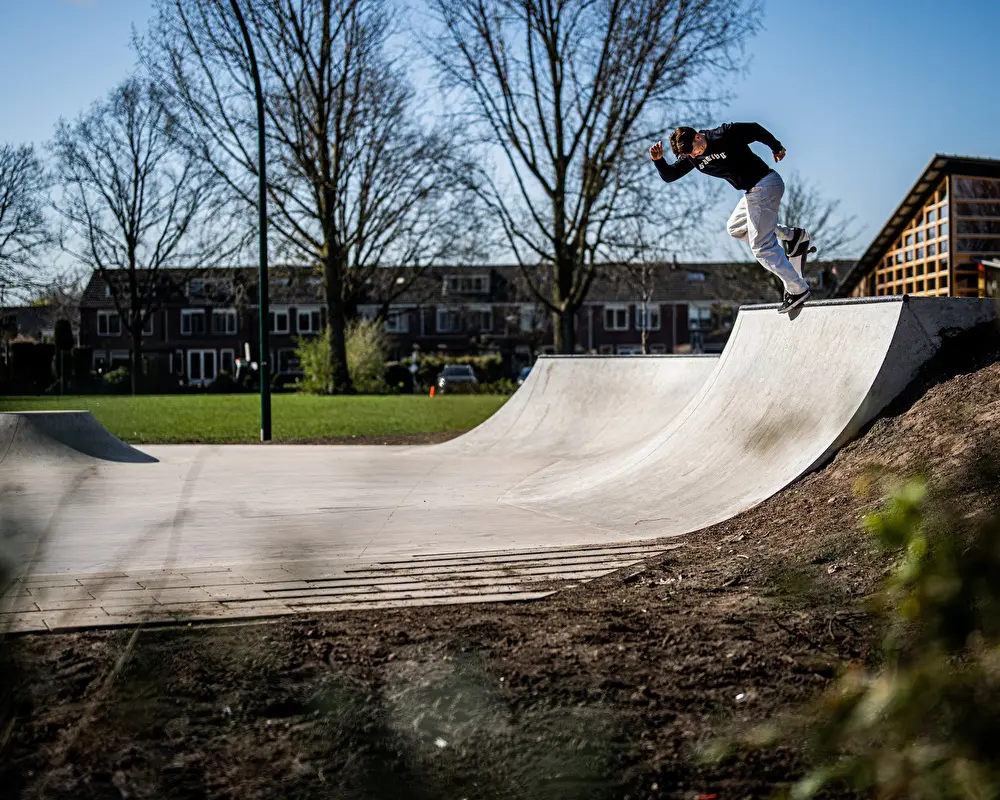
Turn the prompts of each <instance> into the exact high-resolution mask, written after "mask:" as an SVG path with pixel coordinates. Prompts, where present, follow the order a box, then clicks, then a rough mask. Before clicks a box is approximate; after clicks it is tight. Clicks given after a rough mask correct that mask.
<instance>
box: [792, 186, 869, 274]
mask: <svg viewBox="0 0 1000 800" xmlns="http://www.w3.org/2000/svg"><path fill="white" fill-rule="evenodd" d="M839 209H840V201H839V200H831V199H829V198H828V197H826V196H825V195H824V194H823V192H822V190H821V189H820V188H819V186H817V185H816V184H814V183H809V182H808V181H806V180H804V179H803V178H802V177H801V176H799V175H798V173H792V175H791V176H790V177H789V178H788V180H787V181H786V182H785V196H784V197H783V198H782V200H781V222H782V224H783V225H788V226H789V227H795V228H805V229H806V230H807V231H808V232H809V237H810V240H811V241H812V243H813V245H815V247H816V251H817V257H819V258H826V259H831V258H844V257H845V256H846V255H849V251H851V250H852V249H853V248H854V247H855V246H856V245H857V242H858V237H859V236H860V234H861V231H860V228H858V227H857V225H856V220H857V218H856V217H854V216H847V217H845V216H843V215H840V214H838V213H837V212H838V210H839Z"/></svg>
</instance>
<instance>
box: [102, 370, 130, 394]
mask: <svg viewBox="0 0 1000 800" xmlns="http://www.w3.org/2000/svg"><path fill="white" fill-rule="evenodd" d="M102 382H103V384H104V388H105V389H106V390H107V391H109V392H112V393H119V392H127V391H128V390H129V389H130V388H131V386H132V384H131V381H130V379H129V371H128V367H118V368H116V369H113V370H111V371H110V372H105V373H104V378H103V379H102Z"/></svg>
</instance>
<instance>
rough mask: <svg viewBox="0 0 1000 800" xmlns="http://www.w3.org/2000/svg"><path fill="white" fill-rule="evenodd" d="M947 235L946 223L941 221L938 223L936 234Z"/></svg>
mask: <svg viewBox="0 0 1000 800" xmlns="http://www.w3.org/2000/svg"><path fill="white" fill-rule="evenodd" d="M941 216H942V217H943V216H944V214H942V215H941ZM947 235H948V223H947V222H943V223H941V224H940V225H938V236H947Z"/></svg>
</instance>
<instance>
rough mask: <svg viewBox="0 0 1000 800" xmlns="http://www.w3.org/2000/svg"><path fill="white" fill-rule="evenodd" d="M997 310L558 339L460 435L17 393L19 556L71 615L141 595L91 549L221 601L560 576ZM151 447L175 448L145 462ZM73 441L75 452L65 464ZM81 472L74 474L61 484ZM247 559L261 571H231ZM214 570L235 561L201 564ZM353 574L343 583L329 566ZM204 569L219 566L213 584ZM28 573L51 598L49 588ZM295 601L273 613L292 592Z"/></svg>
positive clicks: (735, 497) (809, 312) (795, 453)
mask: <svg viewBox="0 0 1000 800" xmlns="http://www.w3.org/2000/svg"><path fill="white" fill-rule="evenodd" d="M993 316H994V308H993V305H992V303H991V301H977V300H960V299H950V298H915V299H911V300H906V299H904V298H884V299H879V300H878V301H874V302H873V301H843V302H840V301H838V302H827V303H811V304H808V305H806V306H805V307H803V308H802V309H801V310H800V311H799V313H796V314H794V315H791V316H788V317H786V316H781V315H778V314H777V313H775V310H774V307H773V306H771V307H749V308H744V309H742V310H741V311H740V314H739V317H738V318H737V322H736V325H735V326H734V330H733V333H732V335H731V337H730V340H729V343H728V345H727V347H726V350H725V351H724V353H723V355H722V356H721V358H719V359H718V360H717V361H712V360H699V359H691V360H684V359H647V360H644V361H643V360H641V359H640V360H635V361H633V360H631V359H629V360H622V361H621V362H619V361H617V360H601V359H579V360H574V359H569V360H556V359H554V360H552V361H551V362H548V361H547V360H546V362H545V364H543V365H542V366H543V367H544V368H543V369H541V370H539V372H538V373H537V374H536V380H539V381H541V380H542V379H543V378H544V377H545V376H546V374H548V378H549V381H548V384H543V383H538V384H537V385H535V387H534V389H533V391H529V392H525V393H524V394H523V395H521V394H520V393H519V394H518V395H515V397H514V398H513V399H512V400H511V401H510V402H511V404H512V405H511V407H510V410H509V411H508V412H507V414H508V415H509V416H506V417H504V416H498V417H497V418H494V420H492V421H490V422H487V423H485V426H486V427H485V429H483V430H480V431H479V433H476V432H473V433H470V434H468V438H467V439H465V437H463V439H464V441H463V439H459V440H457V441H458V446H457V448H455V449H452V450H449V449H448V448H447V447H410V448H406V447H357V446H339V447H338V446H316V445H301V446H298V445H270V446H267V447H254V446H246V445H222V446H205V445H159V446H148V447H144V449H146V450H148V452H149V454H150V455H148V456H147V455H145V454H143V453H139V452H138V451H136V450H134V449H133V448H131V447H129V446H128V445H126V444H124V443H122V442H120V441H119V440H118V439H116V438H115V437H113V436H112V435H111V434H110V433H108V432H107V431H105V430H104V429H103V428H102V427H101V426H100V425H99V424H98V423H97V422H96V421H95V420H93V418H92V417H90V415H89V414H86V413H83V414H78V415H66V416H65V417H61V418H60V417H59V415H52V414H44V415H31V414H2V415H0V453H2V454H3V459H2V463H0V482H2V480H3V478H4V475H5V474H6V475H7V476H8V477H9V479H10V480H11V481H16V482H17V484H18V493H17V503H18V507H17V508H16V511H17V516H18V519H19V520H20V521H22V522H23V524H24V528H25V530H36V531H44V532H46V533H44V534H43V535H42V534H40V535H39V536H34V535H32V536H21V537H18V538H17V539H16V540H14V541H12V542H11V543H10V544H11V548H12V549H11V558H12V559H14V560H15V561H20V562H23V563H26V564H27V563H30V564H32V571H33V572H35V573H41V574H55V573H60V576H59V578H58V581H60V582H59V583H58V585H57V586H55V585H54V586H53V587H51V588H52V591H53V592H55V591H56V590H58V591H59V592H62V591H63V588H65V591H66V596H63V595H62V594H59V595H57V596H54V597H53V598H49V599H50V600H52V601H53V602H56V603H58V604H60V605H59V607H60V608H65V609H67V613H70V612H72V614H73V615H75V616H73V619H72V620H71V621H70V622H69V623H65V622H60V625H63V624H73V625H81V624H107V622H108V619H107V618H108V616H109V615H115V616H127V615H128V614H127V613H126V612H128V611H129V609H128V608H126V607H124V606H121V602H122V597H120V596H115V597H112V598H111V599H110V600H108V601H107V603H106V604H107V605H108V609H104V608H103V605H104V599H105V598H104V594H107V593H112V594H113V593H114V591H117V590H118V589H121V587H122V585H123V584H122V583H114V584H112V586H111V587H109V588H107V589H105V588H100V590H99V591H98V589H97V588H94V589H93V590H91V589H86V594H85V592H84V589H85V588H86V586H90V585H91V584H92V582H93V578H87V575H89V574H92V573H94V572H96V571H103V572H105V573H106V574H114V575H118V578H115V580H116V581H124V582H125V583H127V584H128V590H129V591H132V592H133V593H134V594H135V596H136V598H137V599H136V604H137V608H136V609H132V610H133V611H136V613H138V610H139V609H138V603H139V602H140V600H143V599H144V600H145V601H147V602H153V603H155V602H161V600H162V597H161V595H160V594H159V593H158V592H159V590H158V589H156V590H153V589H150V587H148V586H147V585H146V584H145V583H142V588H143V589H144V590H146V589H149V591H148V592H146V595H148V596H146V595H142V593H141V592H137V590H136V587H135V586H133V585H132V583H131V582H130V581H131V579H132V578H135V574H136V571H137V570H138V571H139V572H147V573H149V572H150V571H152V572H157V571H158V570H159V571H162V570H164V569H166V570H168V572H169V575H165V576H161V577H163V578H164V579H166V580H168V581H169V589H168V590H164V591H169V592H171V593H172V596H180V597H182V598H183V602H185V603H194V604H197V603H198V602H204V603H206V604H207V605H205V606H204V607H205V608H206V609H207V608H208V607H209V606H210V605H211V604H212V603H216V604H218V603H222V604H223V605H225V604H226V603H237V604H238V603H241V602H244V601H246V602H253V603H255V604H258V605H257V606H255V608H258V611H255V612H254V613H262V614H263V613H265V612H264V611H263V610H260V609H263V608H264V606H266V605H267V604H274V597H273V596H272V595H273V593H274V592H278V591H286V590H287V591H289V592H294V593H297V594H295V597H296V602H302V603H303V604H305V606H303V607H310V608H311V607H312V605H313V603H312V601H313V600H315V598H318V597H327V598H329V597H334V596H336V597H338V598H341V599H342V596H345V597H346V596H347V594H357V595H359V596H360V595H364V599H363V601H362V600H357V602H363V603H365V604H366V606H365V607H378V606H379V604H382V603H390V604H391V603H395V602H400V601H405V602H407V603H413V604H420V603H427V602H432V601H434V602H437V601H438V600H440V599H441V598H442V597H445V596H450V595H448V592H453V590H455V586H454V585H452V586H450V588H448V587H446V588H441V586H442V584H439V583H437V582H438V581H442V580H444V579H445V578H446V577H447V576H448V575H449V574H451V573H449V572H448V570H450V569H452V568H451V567H450V566H448V563H449V559H452V558H455V557H459V556H456V554H460V559H461V561H462V565H463V567H462V569H463V570H466V568H467V570H466V571H471V572H475V573H476V574H477V576H478V577H470V576H469V575H467V574H464V573H463V575H462V576H461V577H456V576H455V575H452V577H455V578H456V580H460V581H461V582H462V583H463V585H464V584H466V583H468V582H469V581H475V582H476V585H477V586H485V587H487V588H490V587H492V588H496V586H494V585H493V584H492V583H491V581H493V580H497V581H500V583H498V584H497V585H500V584H501V583H503V580H501V579H500V578H499V577H496V576H494V575H493V573H494V572H496V570H487V569H486V566H487V565H486V564H485V561H486V560H488V558H490V556H489V555H488V554H489V553H491V552H492V553H494V554H504V555H503V558H507V557H508V555H507V554H517V553H520V554H525V553H529V552H533V553H536V554H539V556H538V557H539V559H540V561H541V562H545V563H538V564H534V565H533V566H532V567H531V570H534V571H538V572H537V574H538V575H542V574H544V575H545V576H546V579H547V580H548V579H549V578H551V577H552V574H554V573H552V574H550V570H551V569H552V568H556V567H557V568H558V569H560V570H564V568H566V564H567V563H573V564H575V563H576V562H577V561H579V560H580V559H589V558H591V556H590V555H588V554H583V555H580V554H577V553H575V552H574V551H575V550H576V549H578V548H581V547H583V548H588V547H599V548H604V549H605V550H608V548H611V549H613V548H618V547H630V548H631V547H638V546H640V545H641V546H642V547H649V548H659V547H661V546H663V543H662V542H657V541H655V540H657V539H659V538H660V537H663V536H672V535H678V534H683V533H688V532H691V531H695V530H698V529H701V528H705V527H707V526H710V525H712V524H714V523H717V522H721V521H723V520H725V519H728V518H730V517H733V516H735V515H736V514H739V513H740V512H742V511H746V510H747V509H749V508H751V507H752V506H754V505H756V504H757V503H760V502H762V501H763V500H765V499H767V498H768V497H771V496H772V495H774V494H775V493H777V492H779V491H781V490H782V489H784V488H785V487H786V486H787V485H788V484H790V483H791V482H793V481H794V480H796V479H797V478H798V477H799V476H801V475H802V474H803V473H805V472H807V471H809V470H811V469H814V468H816V467H817V466H819V465H821V464H822V463H823V462H824V461H825V460H826V459H828V458H829V457H831V456H832V455H833V454H834V453H835V452H836V450H837V449H838V448H839V447H841V446H842V445H843V444H845V443H846V442H847V441H848V440H849V439H850V438H852V437H853V436H855V435H856V434H857V433H858V432H859V431H860V430H861V429H862V428H863V426H864V425H865V424H866V423H868V422H869V421H871V420H872V419H873V418H874V417H875V416H876V415H877V414H878V413H879V412H880V411H882V410H883V409H884V408H885V406H886V405H887V404H888V403H890V402H891V401H892V400H893V399H894V398H896V397H897V396H898V395H899V393H900V392H901V391H902V390H903V389H904V388H905V387H906V386H907V385H908V384H909V383H910V382H911V381H912V380H913V378H914V377H916V375H917V374H918V372H919V370H920V368H921V367H922V366H923V364H924V363H926V361H927V360H928V359H930V358H931V357H932V356H933V355H935V353H936V352H937V351H938V349H939V348H940V345H941V342H942V341H943V338H944V337H945V336H947V335H948V333H949V331H958V330H963V329H968V328H971V327H974V326H976V325H978V324H980V323H983V322H986V321H987V320H990V319H992V318H993ZM546 364H548V366H546ZM609 364H614V367H609V366H608V365H609ZM687 365H694V368H695V370H698V369H705V368H706V367H707V368H708V370H707V373H708V374H707V375H706V374H702V375H701V377H700V378H699V377H698V376H697V375H693V376H689V377H690V378H691V379H692V380H691V383H690V384H689V385H688V390H691V399H690V400H689V401H688V402H687V403H686V404H683V405H682V406H681V405H680V404H679V403H678V404H677V406H674V405H672V403H673V400H671V399H670V398H671V397H674V396H675V395H674V394H673V392H674V391H675V389H676V386H677V385H676V384H674V383H673V382H672V380H673V378H676V377H677V375H678V374H683V372H684V371H685V370H686V369H687ZM677 368H679V369H680V373H677V372H676V371H675V370H676V369H677ZM588 370H592V371H594V372H595V373H596V372H600V371H604V372H605V373H606V374H612V372H614V373H615V374H617V375H618V379H619V385H620V389H619V391H618V393H617V396H615V395H612V394H611V392H610V391H609V392H608V393H606V394H605V393H603V387H604V385H605V384H604V383H603V382H602V381H600V380H598V379H596V378H594V376H591V378H589V379H588V378H586V376H585V375H584V373H586V372H587V371H588ZM558 373H562V374H561V375H560V374H558ZM654 373H662V374H659V375H656V374H654ZM627 375H631V376H632V378H631V379H626V376H627ZM671 375H673V378H671ZM529 380H530V379H529ZM588 380H589V381H590V382H589V383H588ZM526 386H528V387H529V389H531V388H532V387H531V386H530V385H529V384H526ZM650 387H659V388H658V389H656V391H652V390H650ZM692 387H693V388H692ZM553 392H554V394H553ZM575 392H580V393H581V394H580V396H579V397H577V396H575V395H574V393H575ZM646 395H650V396H646ZM557 397H558V398H561V402H556V398H557ZM519 398H520V399H519ZM588 398H589V399H588ZM519 404H520V405H521V407H520V409H519V407H518V405H519ZM563 404H565V405H563ZM602 404H603V405H602ZM533 405H538V407H537V408H532V406H533ZM678 406H679V407H678ZM591 408H594V409H595V411H594V413H593V414H591V413H590V410H591ZM535 423H537V424H535ZM493 426H497V427H496V428H495V430H492V431H491V427H493ZM519 426H520V428H524V431H521V430H520V429H519ZM528 429H530V430H531V432H528ZM498 431H499V433H498ZM574 431H576V432H577V440H576V441H574V438H573V436H574ZM522 434H523V435H522ZM588 437H592V440H590V441H588ZM511 445H514V446H511ZM480 447H481V448H482V449H480ZM81 459H82V460H83V466H84V469H82V470H81V469H79V467H80V465H81ZM95 459H96V460H97V461H95ZM149 460H156V461H158V462H159V463H156V464H152V465H151V466H149V467H142V468H137V466H136V464H135V463H129V462H135V461H149ZM61 462H66V465H67V469H64V470H63V469H57V468H56V467H57V466H58V465H59V464H60V463H61ZM114 462H119V463H114ZM93 463H97V464H99V465H100V468H99V469H92V468H91V464H93ZM84 473H85V474H84ZM76 474H82V478H81V481H80V483H79V488H78V489H76V490H74V491H75V493H74V494H73V495H72V497H71V498H70V499H69V500H68V501H67V502H65V503H62V504H60V503H59V502H58V501H59V500H60V498H63V497H65V496H66V492H67V486H68V485H69V481H68V478H69V476H70V475H76ZM54 508H62V509H63V511H62V512H60V513H54V512H53V509H54ZM637 540H651V541H646V542H641V541H637ZM543 551H544V552H543ZM556 551H559V552H556ZM602 552H603V551H602ZM608 552H610V550H608ZM511 557H513V556H511ZM407 559H410V560H412V559H426V566H425V565H421V566H420V568H419V570H417V571H416V572H414V570H413V569H412V568H411V567H407V568H406V571H407V573H408V574H407V576H405V577H407V578H409V577H413V575H410V574H409V573H411V572H413V573H414V575H416V574H417V573H419V577H420V583H421V586H420V587H415V586H414V585H412V584H414V583H415V581H409V582H408V583H406V587H407V588H405V589H398V593H401V594H405V595H406V597H403V598H401V597H394V598H388V597H387V596H383V595H379V594H378V591H379V590H378V588H377V587H378V586H381V585H382V584H381V583H380V580H381V579H377V578H376V577H373V576H374V573H373V572H372V570H371V569H368V568H360V567H359V566H358V565H363V564H371V563H374V562H379V563H386V564H389V563H396V562H399V563H403V562H406V561H407ZM477 559H481V560H483V562H484V563H483V564H479V563H476V562H477ZM321 562H322V564H327V565H329V564H335V565H336V568H334V567H328V566H321V567H317V566H316V565H317V564H320V563H321ZM407 563H409V562H407ZM580 563H583V562H582V561H580ZM588 563H589V562H588ZM602 563H603V562H602ZM234 564H243V565H248V564H250V565H256V567H257V572H255V573H253V574H252V575H251V574H249V573H244V572H237V573H234V574H229V573H230V572H232V570H231V569H230V566H231V565H234ZM352 565H353V566H352ZM595 569H596V567H595ZM601 569H604V567H603V566H602V567H601ZM109 570H111V571H113V572H111V573H109V572H107V571H109ZM220 570H222V571H224V572H226V573H227V574H226V575H225V576H224V577H223V578H218V577H215V578H212V577H206V576H211V575H215V574H216V573H219V572H220ZM329 570H334V572H336V574H331V575H328V574H327V571H329ZM505 570H506V567H505V568H504V569H503V570H500V572H503V573H504V574H506V572H505ZM480 572H482V574H481V575H480V574H479V573H480ZM487 573H489V574H487ZM150 574H151V573H150ZM531 574H532V575H534V574H535V572H531ZM561 574H563V573H561ZM565 574H569V572H566V573H565ZM241 576H242V577H241ZM338 576H339V577H338ZM345 576H346V577H345ZM147 577H148V576H147ZM396 577H400V576H395V577H394V578H393V580H395V579H396ZM85 578H86V580H84V579H85ZM341 579H343V582H344V585H340V584H339V583H338V584H337V585H334V584H333V583H330V581H334V580H336V581H340V580H341ZM153 580H154V583H155V576H154V579H153ZM209 580H211V581H217V582H218V581H222V583H218V584H215V583H213V584H212V585H213V586H218V587H221V588H218V589H216V588H213V589H211V591H209V590H207V589H205V586H207V585H208V584H207V583H206V581H209ZM504 580H506V583H508V584H510V583H511V581H510V580H509V579H504ZM43 583H44V582H43ZM263 584H267V586H266V590H265V589H262V588H261V586H262V585H263ZM424 584H427V585H424ZM393 585H395V584H393ZM81 587H84V588H81ZM115 587H117V589H116V588H115ZM161 588H162V585H161ZM397 588H398V587H397ZM515 588H516V587H515ZM535 588H538V587H535ZM411 590H412V592H411ZM24 591H27V592H30V593H31V597H30V598H28V600H29V601H30V602H31V603H35V604H36V605H38V611H37V612H32V613H34V614H35V616H36V617H38V618H41V619H43V620H44V619H45V618H44V614H45V613H47V612H46V611H45V609H43V608H42V607H41V605H40V604H39V603H44V602H45V600H44V599H41V600H39V601H38V602H37V603H36V602H35V600H34V599H33V598H34V597H35V594H34V592H35V589H33V588H32V589H28V588H25V590H24ZM392 591H393V592H396V591H397V589H393V590H392ZM517 591H521V590H520V589H517ZM39 592H41V593H42V595H43V596H44V590H43V588H42V587H39ZM84 594H85V596H82V595H84ZM494 594H495V593H494ZM99 595H100V596H99ZM81 596H82V599H81ZM490 596H492V595H490ZM463 597H464V595H463ZM227 598H228V599H227ZM14 600H16V601H17V602H19V603H21V602H22V601H24V598H23V597H22V598H20V599H18V598H14ZM322 602H328V601H322ZM76 603H79V604H78V605H75V604H76ZM261 604H263V605H261ZM279 605H280V609H281V610H274V612H273V613H290V612H289V610H288V607H287V604H284V605H281V604H279ZM315 605H317V607H318V603H317V604H315ZM384 607H388V606H384ZM274 609H278V605H275V606H274ZM147 610H148V609H147ZM161 610H162V609H161ZM272 610H273V609H272ZM2 613H3V612H2V609H0V616H2ZM12 613H13V612H12ZM199 613H200V612H198V613H195V614H194V618H199ZM227 613H228V612H227ZM269 613H270V612H269ZM206 614H207V615H208V616H211V612H206ZM22 622H23V620H22ZM24 624H25V625H28V624H31V625H35V624H37V621H36V622H30V623H29V622H24ZM46 624H47V623H46ZM31 629H35V628H31Z"/></svg>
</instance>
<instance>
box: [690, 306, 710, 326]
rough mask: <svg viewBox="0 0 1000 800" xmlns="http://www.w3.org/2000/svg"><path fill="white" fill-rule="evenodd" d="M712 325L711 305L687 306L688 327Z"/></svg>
mask: <svg viewBox="0 0 1000 800" xmlns="http://www.w3.org/2000/svg"><path fill="white" fill-rule="evenodd" d="M711 327H712V307H711V306H694V305H691V306H688V328H690V329H691V330H698V329H700V328H711Z"/></svg>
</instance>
